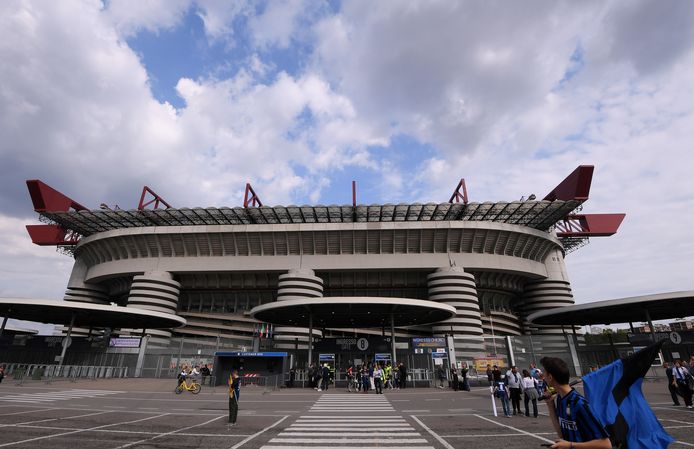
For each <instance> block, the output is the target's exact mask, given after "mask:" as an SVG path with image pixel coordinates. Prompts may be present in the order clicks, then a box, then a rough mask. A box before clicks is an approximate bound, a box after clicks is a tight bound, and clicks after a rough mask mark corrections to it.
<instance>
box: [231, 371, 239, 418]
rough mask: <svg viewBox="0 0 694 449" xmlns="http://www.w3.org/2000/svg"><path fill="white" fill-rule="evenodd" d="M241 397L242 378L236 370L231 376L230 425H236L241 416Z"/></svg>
mask: <svg viewBox="0 0 694 449" xmlns="http://www.w3.org/2000/svg"><path fill="white" fill-rule="evenodd" d="M240 396H241V378H240V377H239V372H238V371H237V370H234V371H232V372H231V375H230V376H229V425H230V426H235V425H236V418H237V417H238V416H239V397H240Z"/></svg>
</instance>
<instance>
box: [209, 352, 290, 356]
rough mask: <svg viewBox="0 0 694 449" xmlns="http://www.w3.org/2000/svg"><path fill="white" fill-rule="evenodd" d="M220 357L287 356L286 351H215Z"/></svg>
mask: <svg viewBox="0 0 694 449" xmlns="http://www.w3.org/2000/svg"><path fill="white" fill-rule="evenodd" d="M214 355H215V356H218V357H287V353H286V352H215V353H214Z"/></svg>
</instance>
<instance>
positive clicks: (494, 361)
mask: <svg viewBox="0 0 694 449" xmlns="http://www.w3.org/2000/svg"><path fill="white" fill-rule="evenodd" d="M487 365H491V366H494V365H496V366H498V367H499V368H502V367H503V366H504V359H502V358H500V357H475V360H474V366H475V370H476V371H477V372H478V373H484V372H486V371H487Z"/></svg>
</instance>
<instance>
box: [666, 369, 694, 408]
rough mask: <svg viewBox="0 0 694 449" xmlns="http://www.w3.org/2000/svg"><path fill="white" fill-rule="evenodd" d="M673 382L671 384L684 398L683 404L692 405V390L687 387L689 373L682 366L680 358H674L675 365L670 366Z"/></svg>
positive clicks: (690, 406)
mask: <svg viewBox="0 0 694 449" xmlns="http://www.w3.org/2000/svg"><path fill="white" fill-rule="evenodd" d="M672 377H673V382H672V384H671V385H673V386H675V387H676V388H677V391H678V392H679V394H680V396H682V398H683V399H684V405H685V406H686V407H687V408H694V407H692V390H691V388H689V380H690V379H691V375H690V374H689V370H688V369H687V368H686V367H685V366H684V364H683V363H682V360H679V359H677V360H675V366H674V367H673V368H672Z"/></svg>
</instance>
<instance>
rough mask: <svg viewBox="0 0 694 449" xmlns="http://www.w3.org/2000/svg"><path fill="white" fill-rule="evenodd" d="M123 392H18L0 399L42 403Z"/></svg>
mask: <svg viewBox="0 0 694 449" xmlns="http://www.w3.org/2000/svg"><path fill="white" fill-rule="evenodd" d="M118 393H125V392H124V391H111V390H80V389H76V390H64V391H51V392H45V393H19V394H4V395H0V401H6V402H19V403H23V404H43V403H46V402H54V401H66V400H70V399H84V398H95V397H99V396H107V395H110V394H118Z"/></svg>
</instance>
